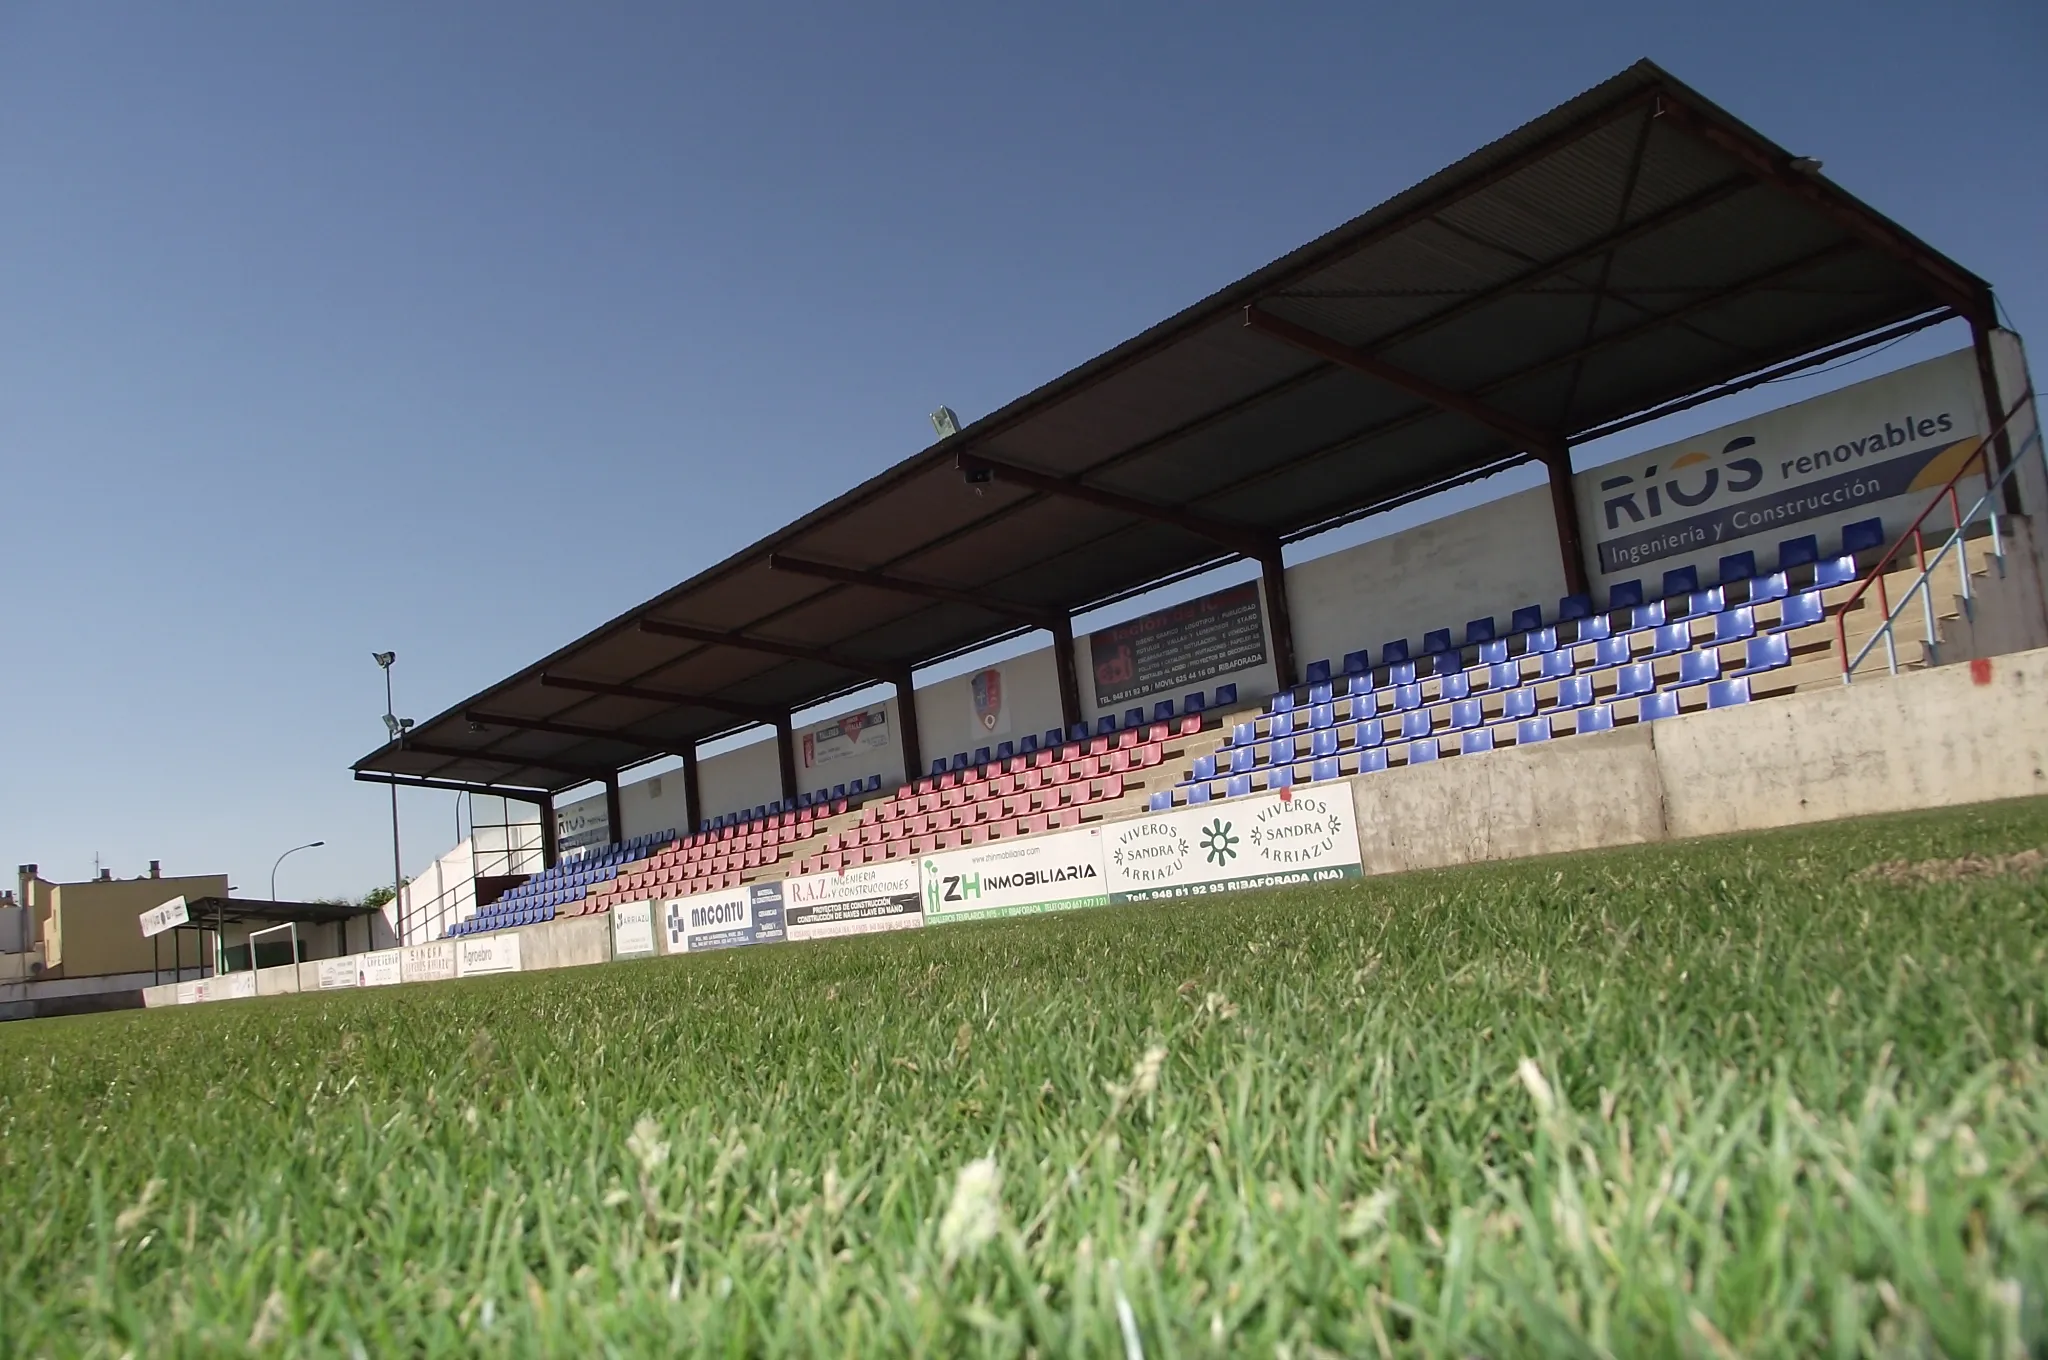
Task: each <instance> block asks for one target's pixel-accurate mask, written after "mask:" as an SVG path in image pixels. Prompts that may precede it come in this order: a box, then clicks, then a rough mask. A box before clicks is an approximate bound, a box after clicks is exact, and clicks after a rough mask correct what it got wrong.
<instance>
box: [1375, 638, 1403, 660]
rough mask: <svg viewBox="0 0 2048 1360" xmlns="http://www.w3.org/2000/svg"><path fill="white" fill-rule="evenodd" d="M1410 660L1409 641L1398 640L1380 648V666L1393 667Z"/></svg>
mask: <svg viewBox="0 0 2048 1360" xmlns="http://www.w3.org/2000/svg"><path fill="white" fill-rule="evenodd" d="M1407 659H1408V639H1407V638H1396V639H1395V640H1394V641H1392V642H1389V643H1387V644H1386V645H1385V646H1384V647H1381V648H1380V664H1381V665H1382V666H1392V665H1395V664H1397V663H1399V662H1402V661H1406V660H1407Z"/></svg>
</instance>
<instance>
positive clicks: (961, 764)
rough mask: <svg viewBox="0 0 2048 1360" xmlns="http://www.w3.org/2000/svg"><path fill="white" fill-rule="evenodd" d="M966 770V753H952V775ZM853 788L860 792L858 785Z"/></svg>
mask: <svg viewBox="0 0 2048 1360" xmlns="http://www.w3.org/2000/svg"><path fill="white" fill-rule="evenodd" d="M966 768H967V752H965V751H955V752H954V753H953V771H954V773H956V774H957V773H959V772H960V771H961V770H964V769H966ZM853 788H854V792H856V793H858V792H860V785H858V784H855V785H854V786H853Z"/></svg>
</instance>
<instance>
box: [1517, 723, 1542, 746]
mask: <svg viewBox="0 0 2048 1360" xmlns="http://www.w3.org/2000/svg"><path fill="white" fill-rule="evenodd" d="M1549 740H1550V719H1549V718H1524V719H1522V720H1521V721H1520V722H1518V723H1516V724H1515V745H1517V746H1527V745H1528V744H1529V743H1531V742H1536V741H1549Z"/></svg>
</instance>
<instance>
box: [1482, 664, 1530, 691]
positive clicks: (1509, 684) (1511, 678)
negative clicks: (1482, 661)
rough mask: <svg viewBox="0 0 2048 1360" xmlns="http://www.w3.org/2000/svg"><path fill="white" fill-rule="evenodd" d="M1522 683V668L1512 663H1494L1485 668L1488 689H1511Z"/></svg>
mask: <svg viewBox="0 0 2048 1360" xmlns="http://www.w3.org/2000/svg"><path fill="white" fill-rule="evenodd" d="M1521 683H1522V668H1521V667H1520V666H1518V665H1516V664H1515V663H1514V662H1512V661H1496V662H1494V663H1493V664H1492V665H1491V666H1488V667H1487V668H1486V687H1487V688H1488V689H1513V688H1514V687H1515V686H1516V685H1519V684H1521Z"/></svg>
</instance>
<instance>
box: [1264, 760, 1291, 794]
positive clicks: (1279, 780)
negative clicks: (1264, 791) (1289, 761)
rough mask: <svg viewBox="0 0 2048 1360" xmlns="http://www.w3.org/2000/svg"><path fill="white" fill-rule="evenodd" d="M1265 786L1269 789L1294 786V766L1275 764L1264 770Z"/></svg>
mask: <svg viewBox="0 0 2048 1360" xmlns="http://www.w3.org/2000/svg"><path fill="white" fill-rule="evenodd" d="M1266 787H1267V788H1269V789H1291V788H1293V787H1294V767H1293V766H1292V765H1275V766H1274V767H1273V768H1272V769H1270V770H1268V771H1266Z"/></svg>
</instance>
